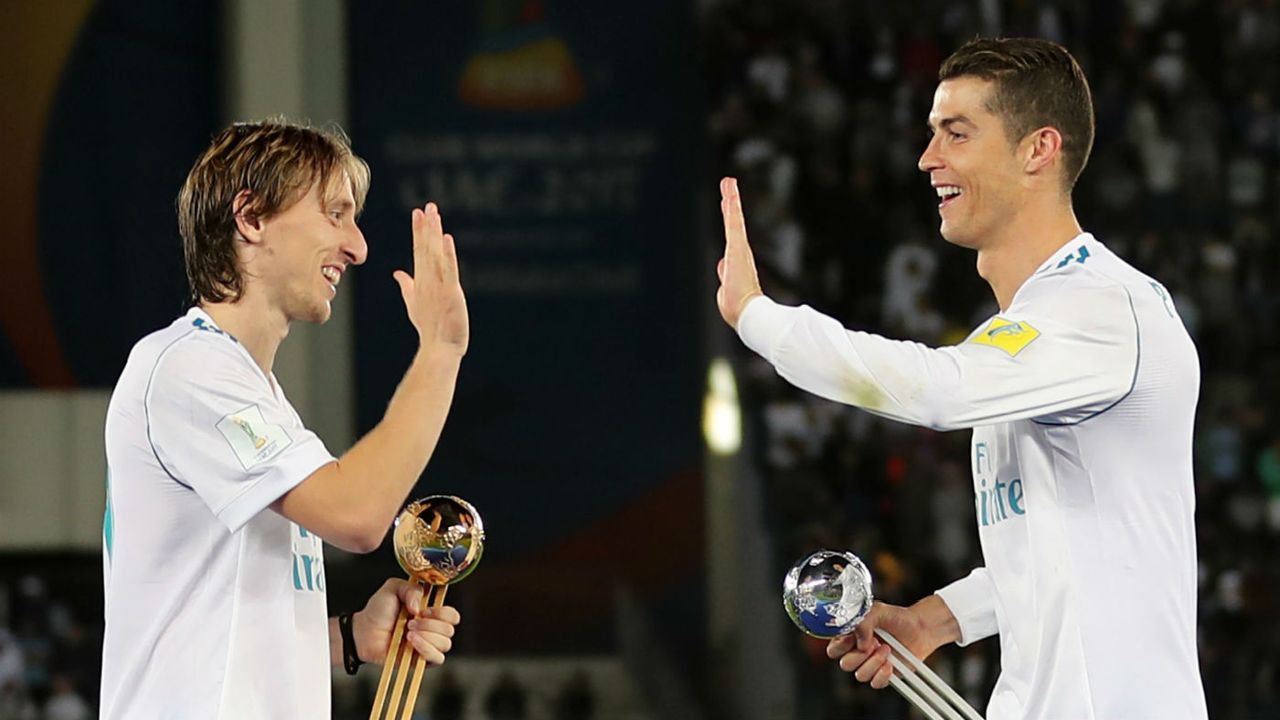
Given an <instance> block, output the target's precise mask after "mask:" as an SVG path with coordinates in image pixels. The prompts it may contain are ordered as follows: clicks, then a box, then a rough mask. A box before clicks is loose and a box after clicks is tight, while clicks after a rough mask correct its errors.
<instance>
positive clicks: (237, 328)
mask: <svg viewBox="0 0 1280 720" xmlns="http://www.w3.org/2000/svg"><path fill="white" fill-rule="evenodd" d="M200 309H201V310H204V311H205V312H207V313H209V317H211V318H213V321H214V322H215V323H217V325H218V327H219V328H221V329H223V330H225V331H226V332H228V333H231V335H232V336H233V337H235V339H236V340H238V341H240V344H241V345H243V346H244V348H245V350H248V351H249V355H250V357H252V358H253V361H254V362H255V363H257V364H258V367H260V368H262V372H263V373H265V374H266V375H267V376H268V377H270V375H271V366H272V365H273V364H274V363H275V360H276V350H278V349H280V343H281V342H282V341H283V340H284V338H285V336H286V335H288V334H289V320H288V319H287V318H286V317H285V316H284V314H282V313H281V312H280V311H279V310H275V309H273V308H271V307H269V306H268V304H267V303H266V302H265V298H263V297H262V296H261V295H260V294H257V293H253V292H252V291H251V290H250V289H249V288H246V289H245V292H244V294H243V295H242V296H241V297H240V299H238V300H236V301H235V302H219V303H210V302H201V303H200Z"/></svg>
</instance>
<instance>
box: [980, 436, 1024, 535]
mask: <svg viewBox="0 0 1280 720" xmlns="http://www.w3.org/2000/svg"><path fill="white" fill-rule="evenodd" d="M973 476H974V479H975V480H976V481H977V482H976V487H975V488H974V493H973V503H974V511H975V512H976V513H977V515H978V525H979V526H981V527H987V526H989V525H995V524H996V523H1000V522H1004V521H1005V520H1008V519H1009V518H1011V517H1013V516H1015V515H1026V514H1027V508H1026V505H1025V504H1024V503H1023V500H1022V478H1014V479H1012V480H1010V481H1008V482H1005V481H1004V479H1002V478H1001V477H1000V475H999V474H998V473H996V472H994V470H993V469H992V467H991V453H990V448H988V446H987V444H986V443H976V444H975V445H974V446H973Z"/></svg>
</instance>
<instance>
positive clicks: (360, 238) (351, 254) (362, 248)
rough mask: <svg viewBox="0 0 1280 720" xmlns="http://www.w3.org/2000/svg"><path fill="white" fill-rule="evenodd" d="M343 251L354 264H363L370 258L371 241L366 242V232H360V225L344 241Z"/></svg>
mask: <svg viewBox="0 0 1280 720" xmlns="http://www.w3.org/2000/svg"><path fill="white" fill-rule="evenodd" d="M342 253H343V254H344V255H346V256H347V259H348V260H350V261H351V264H352V265H363V264H364V261H365V260H367V259H369V243H367V242H365V240H364V233H363V232H360V228H359V227H358V226H357V227H356V228H355V231H354V232H352V233H351V235H350V236H349V237H348V238H347V241H346V242H345V243H343V245H342Z"/></svg>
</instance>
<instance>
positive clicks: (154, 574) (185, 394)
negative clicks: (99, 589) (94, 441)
mask: <svg viewBox="0 0 1280 720" xmlns="http://www.w3.org/2000/svg"><path fill="white" fill-rule="evenodd" d="M106 449H107V472H108V477H107V486H108V490H107V514H106V518H105V522H104V528H103V530H104V532H103V540H104V543H103V545H104V547H103V578H104V583H105V588H104V589H105V595H106V636H105V638H104V641H103V650H102V698H101V701H102V702H101V717H102V718H107V719H113V718H120V719H121V720H123V719H125V718H184V719H192V718H197V719H204V718H209V719H218V720H232V719H235V720H244V719H246V718H264V719H266V718H271V719H272V720H275V719H279V718H307V719H308V720H310V719H311V718H328V717H329V712H330V708H329V696H330V688H329V682H330V674H329V673H330V670H329V628H328V618H327V610H326V603H325V575H324V555H323V551H322V545H321V541H320V538H318V537H316V536H315V535H313V534H311V533H309V532H307V531H306V530H305V529H303V528H301V527H299V526H298V525H296V524H294V523H292V522H290V521H289V520H288V519H286V518H284V517H282V516H281V515H279V514H277V513H275V512H273V511H271V510H269V509H268V506H269V505H270V504H271V503H272V502H274V501H275V500H277V499H278V498H280V497H281V496H282V495H284V494H285V493H286V492H288V491H289V490H290V489H291V488H293V487H295V486H296V485H297V484H298V483H300V482H301V481H302V480H303V479H305V478H306V477H307V476H308V475H310V474H311V473H312V472H314V471H315V470H316V469H318V468H319V467H321V466H322V465H324V464H326V463H328V462H331V461H332V460H333V456H332V455H330V454H329V452H328V450H326V449H325V447H324V444H323V443H322V442H321V441H320V439H319V438H317V437H316V436H315V434H313V433H311V432H310V431H308V430H307V429H306V428H305V427H303V425H302V421H301V420H300V419H299V418H298V414H297V413H296V412H294V409H293V407H292V406H291V405H290V404H289V401H288V400H287V399H285V396H284V393H283V392H282V391H281V390H280V388H279V386H278V385H277V384H276V382H275V378H274V377H269V376H267V375H266V374H264V373H263V372H262V370H261V369H260V368H259V367H258V365H257V364H256V363H254V361H253V358H252V357H250V355H249V353H248V351H247V350H245V348H244V347H243V346H241V345H240V343H239V342H237V341H236V340H235V339H234V338H233V337H231V336H230V335H229V334H227V333H225V332H223V331H222V330H220V329H218V327H217V326H216V325H215V324H214V322H213V320H212V319H211V318H210V317H209V315H207V314H206V313H204V312H203V311H202V310H200V309H198V308H193V309H192V310H190V311H189V312H188V313H187V314H186V315H185V316H184V317H181V318H179V319H177V320H176V321H174V323H173V324H172V325H170V326H169V327H167V328H165V329H163V330H159V331H157V332H154V333H152V334H150V335H148V336H146V337H145V338H143V339H142V340H140V341H139V342H138V343H137V344H136V345H135V346H134V347H133V350H132V352H130V354H129V360H128V362H127V363H126V365H125V368H124V372H123V373H122V374H121V375H120V380H119V382H118V383H117V384H116V388H115V391H114V393H113V394H112V396H111V403H110V405H109V407H108V409H107V421H106Z"/></svg>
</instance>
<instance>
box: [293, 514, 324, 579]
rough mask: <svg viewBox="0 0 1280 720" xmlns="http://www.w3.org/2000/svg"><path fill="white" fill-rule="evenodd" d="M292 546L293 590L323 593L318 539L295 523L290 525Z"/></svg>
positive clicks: (322, 560)
mask: <svg viewBox="0 0 1280 720" xmlns="http://www.w3.org/2000/svg"><path fill="white" fill-rule="evenodd" d="M290 525H292V526H293V527H292V528H291V530H290V534H291V535H292V537H291V540H292V545H293V589H294V590H298V591H300V592H324V591H325V589H324V551H323V549H322V545H321V541H320V538H319V537H317V536H316V535H314V534H312V533H310V532H307V529H306V528H304V527H302V526H301V525H298V524H296V523H290Z"/></svg>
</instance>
